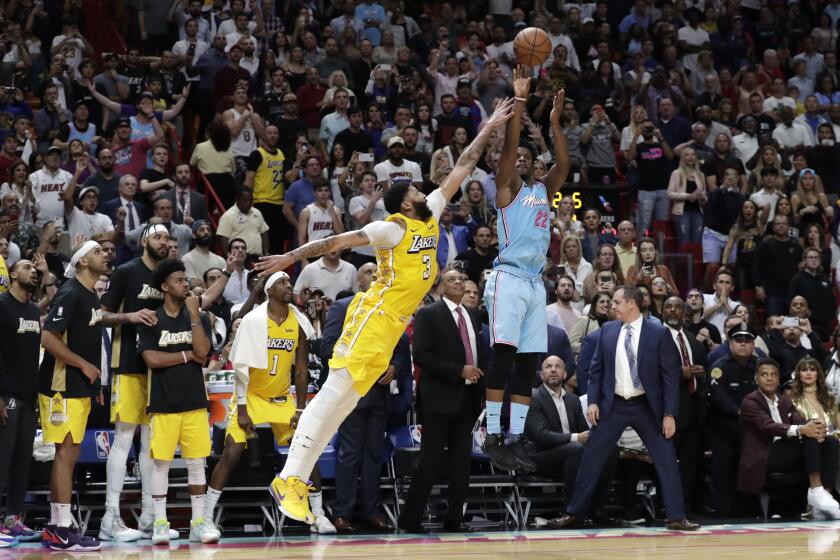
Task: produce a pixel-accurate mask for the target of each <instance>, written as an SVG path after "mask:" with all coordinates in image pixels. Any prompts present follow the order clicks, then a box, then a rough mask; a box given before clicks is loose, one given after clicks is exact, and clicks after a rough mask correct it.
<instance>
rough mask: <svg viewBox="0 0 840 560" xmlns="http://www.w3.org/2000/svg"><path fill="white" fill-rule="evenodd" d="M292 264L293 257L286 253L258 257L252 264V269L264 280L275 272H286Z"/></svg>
mask: <svg viewBox="0 0 840 560" xmlns="http://www.w3.org/2000/svg"><path fill="white" fill-rule="evenodd" d="M294 263H295V259H294V257H292V256H291V255H289V254H288V253H285V254H282V255H267V256H264V257H260V260H258V261H257V262H256V263H255V264H254V269H255V270H257V271H259V273H260V278H265V277H266V276H270V275H272V274H274V273H275V272H280V271H281V270H286V269H287V268H289V267H290V266H292V265H293V264H294Z"/></svg>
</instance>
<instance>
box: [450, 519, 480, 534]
mask: <svg viewBox="0 0 840 560" xmlns="http://www.w3.org/2000/svg"><path fill="white" fill-rule="evenodd" d="M443 530H444V531H445V532H447V533H472V532H473V528H472V527H470V526H469V525H467V524H466V523H464V522H463V521H458V522H457V523H444V524H443Z"/></svg>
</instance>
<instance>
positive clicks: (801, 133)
mask: <svg viewBox="0 0 840 560" xmlns="http://www.w3.org/2000/svg"><path fill="white" fill-rule="evenodd" d="M773 140H775V141H776V142H778V143H779V146H781V147H782V148H795V147H796V146H799V145H803V146H813V145H814V140H813V137H812V135H811V133H810V131H809V130H808V129H807V128H806V127H805V126H803V125H801V124H799V123H796V122H794V123H790V128H788V127H786V126H785V125H784V124H782V123H779V124H778V125H777V126H776V128H774V129H773Z"/></svg>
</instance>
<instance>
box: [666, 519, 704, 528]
mask: <svg viewBox="0 0 840 560" xmlns="http://www.w3.org/2000/svg"><path fill="white" fill-rule="evenodd" d="M665 528H666V529H668V530H669V531H696V530H698V529H699V528H700V524H699V523H692V522H691V521H689V520H688V519H686V518H684V517H683V518H682V519H670V520H668V521H666V522H665Z"/></svg>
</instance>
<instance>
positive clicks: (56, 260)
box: [44, 252, 70, 282]
mask: <svg viewBox="0 0 840 560" xmlns="http://www.w3.org/2000/svg"><path fill="white" fill-rule="evenodd" d="M44 260H45V261H47V268H48V269H49V270H50V272H52V273H53V274H54V275H55V277H56V278H58V281H59V282H62V281H63V280H64V269H65V267H66V266H67V263H68V262H70V259H68V258H67V256H66V255H65V254H64V253H49V252H47V253H45V254H44Z"/></svg>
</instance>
